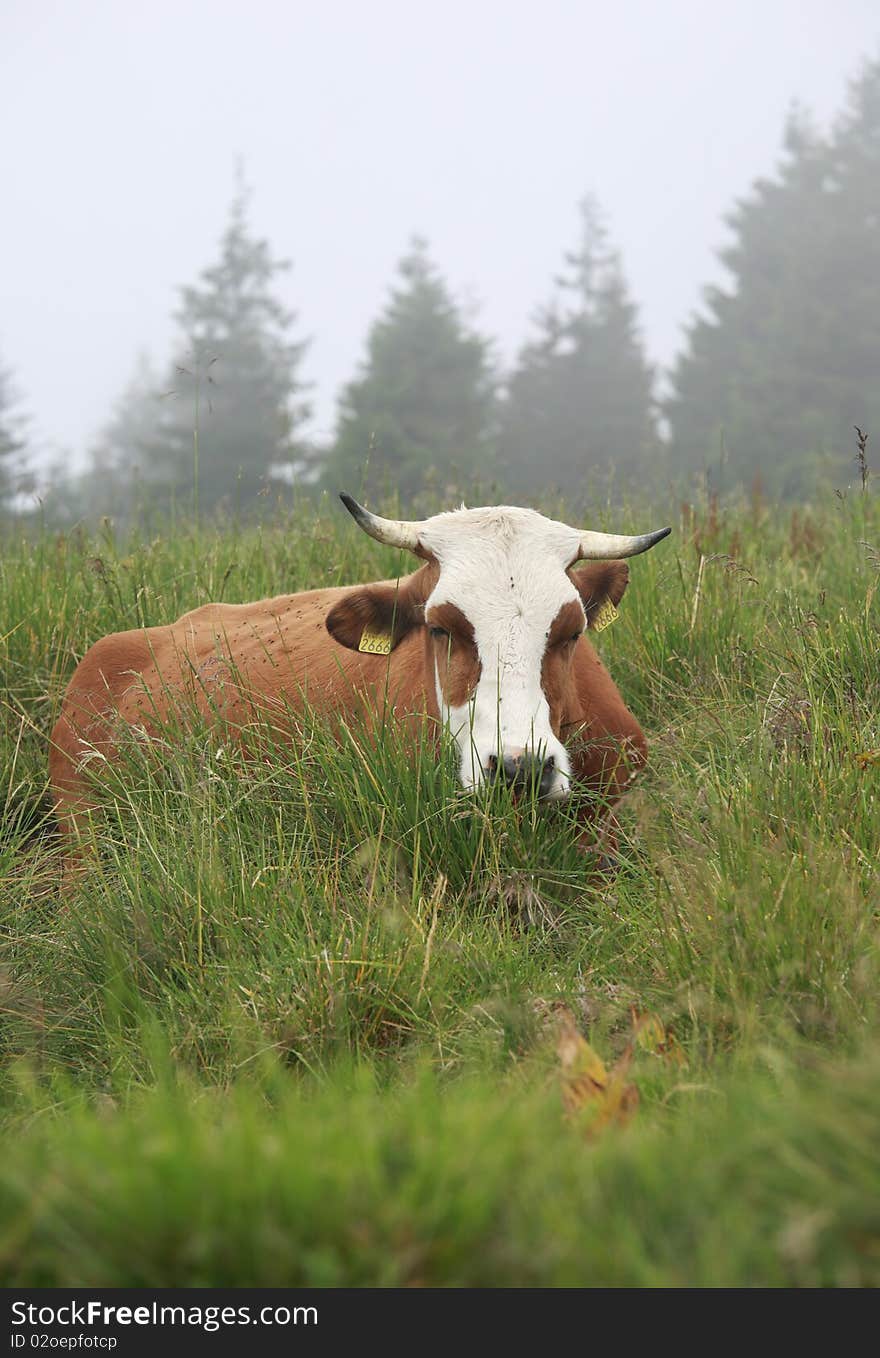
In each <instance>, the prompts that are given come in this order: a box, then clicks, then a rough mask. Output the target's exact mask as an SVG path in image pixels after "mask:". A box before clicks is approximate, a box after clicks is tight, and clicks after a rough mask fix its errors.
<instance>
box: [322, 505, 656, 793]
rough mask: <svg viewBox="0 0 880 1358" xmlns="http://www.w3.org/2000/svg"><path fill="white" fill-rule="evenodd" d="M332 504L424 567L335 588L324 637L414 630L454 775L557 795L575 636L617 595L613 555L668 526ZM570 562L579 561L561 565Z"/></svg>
mask: <svg viewBox="0 0 880 1358" xmlns="http://www.w3.org/2000/svg"><path fill="white" fill-rule="evenodd" d="M341 499H342V501H343V503H344V505H345V507H346V509H348V511H349V513H351V514H352V516H353V517H354V519H355V520H356V522H357V523H358V524H359V525H360V527H361V528H363V530H364V532H366V533H369V535H370V537H373V538H375V539H376V540H377V541H378V542H384V543H387V544H389V545H390V546H393V547H405V548H406V549H407V550H408V551H411V552H414V553H415V554H416V555H417V556H419V557H422V558H423V560H424V561H425V562H426V565H425V566H424V568H423V569H422V570H421V571H418V572H417V573H416V574H415V575H412V576H410V577H408V579H406V580H402V581H400V583H399V585H397V586H393V585H366V586H364V588H363V589H361V590H357V591H354V592H352V593H351V594H349V595H346V597H345V598H344V599H343V600H342V601H341V602H340V603H339V604H337V605H336V606H335V607H334V608H333V609H332V610H331V612H330V613H329V615H328V617H327V629H328V631H329V632H330V634H331V636H333V637H334V638H335V639H336V641H338V642H340V643H341V644H342V645H343V646H349V647H351V648H352V649H354V650H364V649H371V648H373V647H375V649H385V650H390V649H392V648H393V647H394V646H396V645H398V644H399V642H400V641H402V640H403V638H404V637H405V636H407V635H408V634H410V633H411V632H412V631H413V629H415V628H420V629H423V632H424V637H425V645H426V655H427V667H428V672H427V674H426V680H427V682H428V684H429V686H430V687H431V689H432V690H433V692H434V693H435V694H436V700H437V705H438V709H439V712H440V716H441V719H442V720H443V722H444V724H448V727H449V730H450V733H451V734H452V736H453V737H454V738H455V740H456V742H457V744H458V748H459V753H460V764H459V772H460V778H461V782H462V784H463V785H464V786H465V787H468V788H473V787H477V786H478V785H479V784H480V783H482V782H484V781H486V780H490V779H495V778H503V779H504V780H505V781H506V782H508V783H511V784H513V785H515V786H517V785H527V784H533V785H534V786H535V787H536V788H537V790H538V791H539V794H540V795H541V796H542V797H564V796H565V795H566V794H567V793H568V790H569V784H570V772H571V770H570V763H569V758H568V754H567V752H566V749H565V746H564V745H563V743H562V740H561V739H560V729H561V726H562V725H563V724H564V721H565V716H566V714H565V710H564V709H565V704H566V700H567V696H568V695H569V694H570V689H571V669H572V663H573V660H574V654H575V649H576V646H577V643H578V641H579V639H580V636H581V633H582V632H583V631H584V629H585V628H588V627H589V626H590V625H591V624H592V623H593V622H595V620H596V619H597V616H598V615H599V614H600V613H601V611H602V610H603V609H604V608H607V606H608V604H609V603H612V604H617V603H619V602H620V599H621V597H622V595H623V592H624V590H625V589H626V584H627V578H628V574H629V571H628V567H627V565H626V563H625V562H624V561H622V560H620V559H619V558H621V557H627V556H635V555H636V554H637V553H639V552H645V551H647V550H648V548H649V547H653V546H654V544H655V543H657V542H659V541H660V540H661V539H662V538H665V537H666V536H667V534H668V533H669V532H670V529H668V528H661V529H660V530H659V531H658V532H656V533H646V534H644V535H643V536H639V537H620V536H618V535H616V534H612V533H594V532H583V531H581V530H579V529H576V528H569V527H568V526H567V525H566V524H564V523H558V522H556V521H555V520H554V519H545V518H544V516H543V515H542V514H538V513H536V511H535V510H533V509H515V508H512V507H510V506H508V505H498V506H494V507H492V508H486V509H464V508H462V509H457V510H453V511H452V512H451V513H446V514H435V515H433V516H432V517H431V518H429V519H425V520H423V521H422V522H420V523H411V522H404V521H401V520H396V519H383V518H379V517H378V516H377V515H375V514H371V513H370V512H369V511H368V510H366V509H364V508H363V506H362V505H359V504H358V503H357V501H356V500H353V499H352V498H351V497H350V496H348V495H343V496H342V497H341ZM579 561H586V562H589V563H592V564H588V565H586V566H585V567H582V568H580V569H574V567H575V563H577V562H579Z"/></svg>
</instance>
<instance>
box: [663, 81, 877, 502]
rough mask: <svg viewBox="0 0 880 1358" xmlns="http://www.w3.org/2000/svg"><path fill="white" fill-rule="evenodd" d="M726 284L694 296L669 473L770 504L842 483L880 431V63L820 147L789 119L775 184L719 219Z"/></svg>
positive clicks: (767, 183)
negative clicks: (861, 437) (758, 486)
mask: <svg viewBox="0 0 880 1358" xmlns="http://www.w3.org/2000/svg"><path fill="white" fill-rule="evenodd" d="M727 222H728V225H729V226H730V228H731V230H732V232H733V235H734V239H733V242H732V244H731V245H730V246H729V247H728V248H727V249H725V250H724V251H723V252H722V253H721V256H720V257H721V259H722V261H723V263H724V264H725V265H726V267H727V269H728V271H729V273H730V275H731V278H732V284H731V285H730V286H728V287H715V288H711V289H709V290H707V292H706V294H705V300H706V306H707V311H708V314H707V315H705V316H702V317H699V318H697V319H696V320H695V321H694V322H693V324H692V326H691V328H690V331H689V335H688V344H687V348H686V350H685V352H684V353H683V354H682V356H681V357H680V358H679V360H678V363H677V366H676V368H675V370H674V373H673V375H672V382H673V392H672V395H671V397H670V399H669V400H668V402H667V404H666V412H667V414H668V417H669V421H670V425H671V429H672V435H673V449H672V456H673V467H680V468H682V469H685V470H689V471H699V470H703V469H705V470H706V471H708V472H709V475H710V477H712V478H714V479H715V481H716V484H718V481H719V479H720V480H721V484H722V486H725V488H726V486H731V485H734V484H741V485H747V484H749V483H751V482H752V481H753V480H754V478H755V477H756V476H760V478H761V480H762V482H763V483H764V485H765V486H766V488H767V489H768V490H769V491H771V492H773V493H777V494H782V495H789V496H794V495H804V494H808V493H810V492H811V491H813V490H814V489H816V488H817V487H818V486H819V485H822V484H824V485H828V484H834V483H837V484H838V485H839V484H840V483H841V482H843V481H849V480H851V479H852V471H853V463H852V458H853V449H854V439H855V434H854V430H853V425H856V424H858V425H860V426H861V427H862V428H865V429H867V430H868V431H869V432H870V431H872V430H873V429H880V61H878V62H875V63H873V64H871V65H868V66H867V67H866V68H865V69H864V71H863V72H862V74H861V76H860V77H859V78H858V79H857V80H856V81H855V82H854V83H853V85H852V86H851V89H850V95H849V100H848V104H847V107H846V109H845V110H844V112H843V114H842V115H841V116H840V118H839V119H838V120H837V121H836V123H835V125H834V127H833V129H832V131H831V133H830V134H829V135H822V134H820V133H819V132H818V131H817V130H816V129H815V128H814V127H813V126H811V124H810V122H809V120H808V119H807V118H806V117H805V116H804V115H803V114H801V113H794V114H792V115H791V116H790V118H789V120H788V123H787V126H786V130H785V137H784V156H783V159H782V162H781V164H780V165H779V167H778V170H777V172H776V173H775V175H773V176H772V177H770V178H766V179H760V180H758V181H756V183H755V184H754V185H753V187H752V190H751V192H750V194H749V195H748V196H747V197H746V198H745V199H743V200H742V201H741V202H739V203H738V204H737V205H736V207H735V208H734V210H733V211H732V212H731V213H730V214H729V216H728V218H727Z"/></svg>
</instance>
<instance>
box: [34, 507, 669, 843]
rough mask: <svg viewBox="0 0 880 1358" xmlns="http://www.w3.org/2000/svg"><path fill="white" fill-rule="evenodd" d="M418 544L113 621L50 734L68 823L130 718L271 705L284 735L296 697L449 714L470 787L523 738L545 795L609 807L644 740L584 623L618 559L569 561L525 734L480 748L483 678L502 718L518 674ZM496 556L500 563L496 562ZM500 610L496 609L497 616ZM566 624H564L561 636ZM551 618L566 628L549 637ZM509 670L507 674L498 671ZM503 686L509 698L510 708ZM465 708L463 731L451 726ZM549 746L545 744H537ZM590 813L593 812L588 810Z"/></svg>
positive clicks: (234, 720)
mask: <svg viewBox="0 0 880 1358" xmlns="http://www.w3.org/2000/svg"><path fill="white" fill-rule="evenodd" d="M476 512H478V511H459V513H460V514H461V513H469V514H473V513H476ZM479 512H482V511H479ZM492 512H493V513H496V514H501V513H503V512H507V513H517V514H520V515H525V514H530V513H531V511H502V510H498V511H492ZM436 517H437V519H442V518H444V517H449V518H452V517H454V516H452V515H450V516H436ZM534 518H535V519H540V516H538V515H535V516H534ZM381 522H385V521H381ZM427 522H428V523H429V524H430V523H432V522H434V521H432V520H428V521H427ZM543 522H544V523H549V522H550V521H547V520H543ZM568 531H569V532H570V531H571V530H568ZM609 540H610V539H609ZM614 541H615V542H617V541H619V540H618V539H614ZM640 541H641V540H640ZM419 554H420V555H423V556H424V557H425V558H426V564H425V565H423V566H422V567H421V568H420V569H419V570H417V571H415V572H414V573H413V574H412V575H410V576H407V577H404V578H403V579H401V580H398V581H381V582H377V583H376V584H374V585H368V586H362V585H356V586H348V587H342V588H336V589H321V590H310V591H307V592H305V593H301V594H287V595H279V596H277V597H276V598H274V599H264V600H262V601H260V602H258V603H252V604H209V605H206V606H204V607H202V608H198V609H196V610H194V611H193V612H190V613H186V614H184V615H183V617H181V618H180V619H178V621H177V622H175V623H173V624H171V625H170V626H166V627H152V628H146V629H140V630H134V631H130V632H119V633H116V634H114V635H112V636H107V637H104V638H103V639H102V640H100V641H98V642H97V643H96V644H95V645H94V646H93V647H92V648H91V649H90V650H89V651H88V652H87V654H86V655H85V656H84V657H83V659H82V661H81V662H80V664H79V665H78V667H77V669H76V671H75V673H74V675H73V677H72V679H71V681H70V685H69V687H68V689H67V693H66V695H65V698H64V703H63V706H62V711H61V716H60V717H59V720H58V722H57V723H56V726H55V729H54V731H53V733H52V745H51V753H50V776H51V782H52V789H53V793H54V797H55V805H56V810H57V814H58V818H59V822H60V824H61V826H62V828H63V830H64V831H65V832H66V833H67V834H69V835H72V836H73V837H74V838H76V837H78V834H79V832H80V831H81V829H82V820H83V817H84V816H85V814H86V813H87V812H88V809H89V807H90V805H91V792H90V787H89V784H90V781H91V779H90V771H91V769H93V768H94V761H95V760H96V759H97V760H99V761H100V760H102V759H107V760H112V759H113V756H114V751H115V750H116V749H117V748H118V746H119V742H120V738H121V737H122V738H124V737H125V736H126V735H130V734H131V733H132V732H135V733H138V734H141V735H143V736H146V737H150V736H155V735H158V734H159V733H160V732H163V731H167V730H168V729H173V728H174V726H175V724H176V723H179V722H180V721H181V720H183V721H188V720H189V718H190V716H191V714H192V713H193V712H195V711H197V712H198V713H200V714H201V716H202V717H203V718H204V719H206V720H207V721H208V722H218V723H220V722H222V723H223V724H224V725H225V726H226V728H227V729H230V728H231V729H232V730H236V729H238V730H242V731H244V730H246V728H248V727H249V726H252V725H253V724H254V723H255V722H257V721H259V722H265V720H266V719H267V718H268V719H269V720H270V721H272V723H273V725H274V726H275V727H276V728H277V730H278V731H279V732H286V733H287V735H288V737H289V738H291V739H295V738H296V736H295V730H296V722H295V721H291V720H290V713H291V711H293V712H294V713H295V712H296V710H297V709H298V708H302V706H303V705H304V704H308V705H309V706H310V707H312V708H313V709H315V710H317V711H319V712H322V713H327V714H328V715H333V714H338V713H351V712H352V711H360V714H361V715H362V716H364V717H365V718H366V719H367V722H368V724H373V725H375V724H376V723H382V722H386V721H391V722H400V721H404V722H405V721H416V722H417V723H418V724H420V725H421V724H422V722H423V720H424V718H426V717H427V718H428V719H429V724H432V725H433V729H434V731H435V733H436V735H437V736H438V738H439V735H440V732H441V729H442V727H443V726H444V725H445V726H447V727H451V725H452V722H453V720H454V722H455V723H456V729H455V731H454V732H453V734H454V735H455V736H456V739H457V740H458V742H459V746H460V749H461V750H462V755H461V777H462V782H463V783H464V785H465V786H476V785H477V784H478V783H479V782H480V781H484V780H485V779H486V778H487V777H489V776H490V771H491V774H492V775H494V774H495V772H496V769H499V766H500V764H501V762H502V760H503V766H504V770H505V772H507V771H508V766H509V765H510V764H511V761H512V762H513V764H514V765H516V766H519V764H520V763H521V761H522V759H523V758H524V752H525V751H526V750H527V749H529V750H531V749H534V750H535V751H536V752H537V755H539V756H540V760H539V761H537V762H538V766H539V771H540V770H542V769H543V770H545V771H544V773H543V776H542V782H541V793H542V795H547V796H551V797H552V796H564V795H567V793H568V792H569V791H570V790H571V787H572V786H573V785H585V786H587V787H589V788H590V789H591V790H593V791H594V792H597V793H600V794H601V802H602V804H603V806H604V807H607V806H609V805H611V804H613V802H614V801H615V800H617V798H618V797H619V796H620V794H621V793H622V791H623V789H624V787H625V786H626V784H627V782H628V781H629V779H630V777H631V775H632V772H633V771H634V769H635V768H637V767H638V766H639V765H640V764H641V763H642V762H643V761H644V758H645V754H646V744H645V738H644V736H643V734H642V731H641V729H640V727H639V724H638V722H637V721H636V720H635V718H634V717H633V715H632V714H631V713H630V712H629V711H628V710H627V708H626V705H625V704H624V702H623V699H622V698H621V696H620V694H619V692H618V690H617V688H616V687H615V685H614V683H613V681H612V679H611V677H610V675H609V674H608V672H607V670H606V669H605V668H604V666H603V665H602V663H601V661H600V660H599V658H598V656H597V655H596V653H595V651H594V649H593V647H592V645H591V643H590V641H589V640H588V639H587V637H586V635H580V633H581V632H582V629H583V628H584V626H589V625H590V622H591V619H592V618H593V616H594V614H595V612H596V608H597V607H599V606H600V605H604V603H605V602H606V601H607V600H610V601H611V602H613V603H617V602H619V600H620V597H621V595H622V594H623V591H624V589H625V588H626V580H627V567H626V565H625V563H623V562H622V561H614V560H610V561H602V562H599V561H593V562H592V563H591V564H590V565H588V566H587V567H586V569H581V570H579V571H577V572H575V571H571V570H569V571H565V572H564V578H563V579H562V585H561V587H562V593H561V594H560V596H559V597H560V598H561V600H562V602H561V603H559V602H558V600H557V599H556V598H555V597H552V596H551V598H550V604H549V605H548V607H547V608H545V612H546V613H547V617H546V619H544V620H543V621H542V622H541V624H540V625H541V627H542V628H545V631H544V632H543V633H542V640H541V643H540V649H539V651H538V653H537V681H536V682H537V689H536V693H537V698H535V697H534V696H532V697H531V698H529V699H528V702H529V703H531V712H532V715H531V718H530V722H531V725H530V728H529V730H530V731H531V735H530V734H529V732H528V731H525V732H524V733H523V734H521V735H519V737H518V738H517V733H516V732H514V733H512V734H511V735H510V736H505V737H502V735H499V736H498V745H497V754H493V753H490V754H488V755H487V754H486V753H485V752H482V751H478V750H477V736H476V734H474V733H475V732H476V731H477V730H478V728H479V725H480V720H482V725H483V727H484V728H487V720H488V725H491V716H492V714H491V711H490V712H489V714H488V719H487V717H486V714H485V712H484V713H483V716H482V719H481V718H480V713H479V710H478V706H479V701H480V694H481V693H485V691H486V689H487V686H488V687H489V688H490V689H491V693H490V699H491V701H494V702H495V703H496V713H497V718H498V729H499V732H500V731H501V728H502V726H503V725H504V724H505V723H507V724H508V725H509V724H510V722H511V721H512V720H513V719H514V718H513V717H511V715H510V712H511V711H512V712H514V714H515V713H516V712H517V711H518V710H519V709H520V708H522V707H523V703H524V702H525V701H526V700H525V699H524V698H523V694H524V693H526V692H527V687H528V686H527V684H526V683H525V680H524V679H523V677H522V676H521V675H518V674H517V673H516V672H515V664H516V662H515V661H513V662H512V661H511V660H510V658H509V654H508V653H505V652H503V651H502V649H501V643H500V642H499V643H498V647H499V649H498V652H497V655H496V653H495V652H494V651H493V653H492V657H491V658H490V657H489V655H488V653H484V652H485V651H486V642H485V641H484V642H483V651H482V652H481V651H480V650H479V647H478V646H477V643H476V642H475V635H478V634H479V632H477V633H475V629H474V626H473V625H472V622H471V620H470V619H469V618H468V617H465V616H463V615H462V612H461V609H460V608H459V606H458V604H456V603H455V602H454V601H453V598H452V596H451V594H450V587H449V573H448V572H447V574H446V575H445V576H444V567H443V561H442V550H440V551H438V554H437V555H434V554H433V553H432V552H430V551H428V550H425V551H420V552H419ZM563 555H564V553H563ZM506 560H507V558H505V561H506ZM526 565H527V566H528V562H527V563H526ZM504 569H505V571H508V565H507V564H506V565H505V567H504ZM515 575H516V571H515V568H514V566H513V565H510V566H509V586H508V584H507V578H506V577H505V582H504V584H505V589H506V590H507V589H508V588H509V591H510V598H509V601H508V596H507V595H504V596H502V595H499V596H498V600H496V601H495V602H494V603H493V604H492V608H491V610H490V611H491V614H492V617H491V621H492V623H493V625H494V626H495V628H496V632H497V631H498V628H499V627H500V628H501V630H502V631H503V632H504V635H505V637H506V636H508V635H509V636H510V637H512V638H513V643H512V644H515V645H516V646H518V647H519V650H520V651H522V650H523V649H524V645H525V644H524V642H523V641H522V640H517V638H518V636H519V634H518V632H517V628H518V627H519V625H520V620H521V618H522V615H523V613H524V611H528V609H529V608H530V609H532V610H534V609H535V608H537V607H538V602H528V606H527V608H526V606H525V605H524V604H523V599H524V598H526V594H523V592H522V590H520V589H519V585H518V583H517V580H516V579H515ZM526 576H528V571H526ZM524 578H525V577H524ZM444 582H445V583H444ZM524 588H525V587H524ZM526 593H527V591H526ZM569 596H570V597H569ZM487 597H490V596H487ZM505 609H507V610H508V611H509V614H510V618H509V620H508V621H507V622H505V620H504V617H503V616H501V615H503V614H504V612H505ZM554 609H555V610H556V612H555V613H554V611H553V610H554ZM575 612H576V613H577V618H575V616H574V614H575ZM499 618H500V621H499ZM573 622H574V626H575V631H574V635H571V636H569V633H571V631H572V625H573ZM478 628H479V624H478ZM560 628H561V629H562V633H564V635H562V634H560V635H559V636H557V634H556V633H557V631H558V630H559V629H560ZM372 629H378V630H379V632H380V633H383V632H384V634H385V635H386V636H387V645H388V646H389V647H390V648H391V649H390V653H389V654H370V653H365V652H363V651H361V650H360V649H358V647H359V645H361V644H362V643H363V639H364V638H365V637H367V636H368V634H370V635H371V634H372ZM554 629H556V631H554ZM484 632H485V626H484ZM328 633H329V635H328ZM438 638H439V640H438ZM444 639H445V640H444ZM526 639H528V638H526ZM493 644H494V643H493ZM492 666H494V671H495V672H494V673H493V670H492ZM533 668H534V664H533ZM511 671H513V672H512V674H511V677H510V679H509V680H507V679H506V678H504V675H506V674H507V673H508V672H511ZM532 678H534V676H532ZM505 684H506V685H507V690H505ZM517 685H518V687H517ZM509 691H512V692H513V694H514V699H515V702H514V704H513V706H512V707H510V708H506V707H505V706H504V703H505V695H506V692H509ZM493 695H494V696H493ZM482 701H483V703H484V706H485V698H484V699H482ZM526 705H527V706H528V703H527V704H526ZM539 709H540V710H539ZM462 713H464V714H465V718H462V715H461V714H462ZM468 713H470V718H469V720H470V723H471V735H470V736H468V734H467V732H466V731H465V732H464V734H463V733H462V729H461V728H462V721H463V720H467V714H468ZM475 714H476V720H475ZM502 738H503V739H504V741H505V742H506V743H505V744H504V745H503V746H502V744H501V741H502ZM468 742H469V743H468ZM551 748H552V749H553V750H554V751H555V752H556V753H555V754H553V755H549V754H548V750H550V749H551ZM468 749H470V756H469V758H470V765H469V766H468ZM510 751H513V752H514V755H515V758H513V757H512V756H511V754H510ZM529 759H530V763H535V762H536V760H535V759H531V757H529ZM545 766H546V768H545ZM508 781H511V782H516V779H515V778H513V777H509V778H508ZM587 805H588V806H589V803H588V804H587ZM592 805H593V807H595V806H596V805H598V799H593V802H592ZM585 814H586V816H587V818H588V819H589V817H590V814H591V813H590V811H589V809H587V810H586V812H585Z"/></svg>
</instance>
